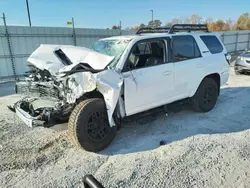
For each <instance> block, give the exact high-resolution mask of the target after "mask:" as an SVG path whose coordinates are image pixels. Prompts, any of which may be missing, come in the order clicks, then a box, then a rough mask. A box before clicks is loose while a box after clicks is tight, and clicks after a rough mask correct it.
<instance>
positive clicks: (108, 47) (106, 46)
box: [90, 40, 130, 67]
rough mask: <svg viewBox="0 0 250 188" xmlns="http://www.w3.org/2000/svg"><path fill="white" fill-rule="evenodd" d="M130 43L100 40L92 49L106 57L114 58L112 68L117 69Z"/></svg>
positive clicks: (126, 41)
mask: <svg viewBox="0 0 250 188" xmlns="http://www.w3.org/2000/svg"><path fill="white" fill-rule="evenodd" d="M129 42H130V41H128V40H99V41H97V42H95V43H94V44H93V45H92V46H91V48H90V49H92V50H94V51H96V52H100V53H102V54H105V55H109V56H114V60H113V61H112V63H111V64H110V67H115V65H116V63H117V62H118V60H119V58H120V56H121V55H122V53H123V52H124V50H125V49H126V47H127V45H128V44H129Z"/></svg>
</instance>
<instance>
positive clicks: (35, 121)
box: [15, 101, 45, 127]
mask: <svg viewBox="0 0 250 188" xmlns="http://www.w3.org/2000/svg"><path fill="white" fill-rule="evenodd" d="M21 103H22V101H19V102H17V103H16V104H15V111H16V114H17V116H18V117H19V118H20V119H21V120H22V121H23V122H24V123H25V124H26V125H28V126H29V127H36V126H44V125H45V121H42V120H39V118H40V116H37V117H32V116H31V115H29V113H28V112H26V111H24V110H23V109H21V108H20V105H21Z"/></svg>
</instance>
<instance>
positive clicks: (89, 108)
mask: <svg viewBox="0 0 250 188" xmlns="http://www.w3.org/2000/svg"><path fill="white" fill-rule="evenodd" d="M68 132H69V136H70V138H71V140H72V142H73V144H74V145H76V146H78V147H80V148H82V149H85V150H87V151H91V152H97V151H101V150H103V149H104V148H106V147H107V146H108V145H109V144H110V143H111V142H112V140H113V139H114V137H115V134H116V126H114V127H110V125H109V122H108V116H107V110H106V105H105V102H104V100H103V99H99V98H94V99H87V100H84V101H82V102H80V103H79V104H78V105H77V106H76V107H75V109H74V110H73V112H72V113H71V115H70V118H69V124H68Z"/></svg>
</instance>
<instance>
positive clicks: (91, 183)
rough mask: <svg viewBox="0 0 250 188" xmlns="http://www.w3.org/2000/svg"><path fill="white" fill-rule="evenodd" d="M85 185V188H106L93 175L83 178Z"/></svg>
mask: <svg viewBox="0 0 250 188" xmlns="http://www.w3.org/2000/svg"><path fill="white" fill-rule="evenodd" d="M83 185H84V187H85V188H104V187H103V185H102V184H101V183H100V182H99V181H98V180H97V179H96V178H95V177H94V176H93V175H85V176H84V177H83Z"/></svg>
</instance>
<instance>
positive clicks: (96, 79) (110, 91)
mask: <svg viewBox="0 0 250 188" xmlns="http://www.w3.org/2000/svg"><path fill="white" fill-rule="evenodd" d="M68 79H69V80H68V81H67V82H68V88H69V90H68V91H67V94H66V95H67V102H68V103H75V102H76V100H77V99H79V98H80V97H81V96H83V95H84V94H85V93H87V92H91V91H93V90H95V89H96V90H97V91H99V92H100V93H101V94H102V95H103V97H104V100H105V104H106V107H107V114H108V120H109V123H110V126H114V125H115V123H114V120H113V118H112V116H113V113H114V110H115V108H116V104H117V102H118V99H119V96H120V92H121V88H122V84H123V78H122V76H121V74H119V73H117V72H116V71H113V70H109V69H108V70H105V71H102V72H100V73H96V74H92V73H90V72H80V73H75V74H72V75H71V76H70V77H69V78H68Z"/></svg>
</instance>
